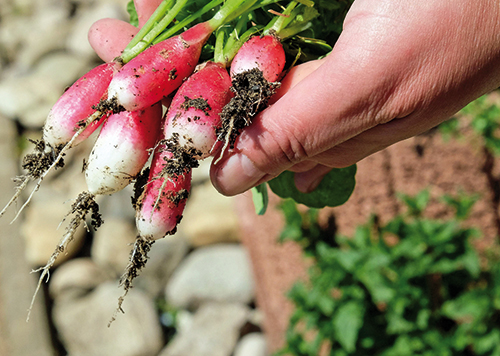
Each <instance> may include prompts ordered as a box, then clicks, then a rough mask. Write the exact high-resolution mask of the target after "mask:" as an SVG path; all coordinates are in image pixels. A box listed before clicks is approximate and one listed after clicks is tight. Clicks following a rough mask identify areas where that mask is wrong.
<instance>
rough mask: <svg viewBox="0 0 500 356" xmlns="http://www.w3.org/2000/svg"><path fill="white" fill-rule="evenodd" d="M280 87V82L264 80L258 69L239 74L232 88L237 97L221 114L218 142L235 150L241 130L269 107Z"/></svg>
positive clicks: (233, 81)
mask: <svg viewBox="0 0 500 356" xmlns="http://www.w3.org/2000/svg"><path fill="white" fill-rule="evenodd" d="M279 86H280V83H278V82H273V83H270V82H268V81H267V80H266V79H264V76H263V75H262V71H261V70H260V69H258V68H254V69H251V70H249V71H246V72H243V73H239V74H237V75H236V76H235V77H234V79H233V80H232V86H231V90H232V91H233V92H234V93H235V96H234V97H233V98H232V99H231V101H230V102H229V104H227V105H226V106H225V107H224V109H223V110H222V113H221V121H222V127H221V128H220V129H218V130H217V137H218V140H219V141H224V142H225V144H226V145H228V147H229V148H231V149H233V148H234V142H235V141H236V138H237V137H238V135H239V134H240V132H241V130H242V129H243V128H245V127H246V126H249V125H250V124H251V123H252V118H253V117H254V116H255V115H257V114H258V113H259V112H260V111H262V110H263V109H264V108H265V107H266V106H267V103H268V101H269V98H271V96H272V95H273V94H274V93H275V92H276V89H278V87H279Z"/></svg>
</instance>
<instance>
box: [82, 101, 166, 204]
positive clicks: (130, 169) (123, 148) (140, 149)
mask: <svg viewBox="0 0 500 356" xmlns="http://www.w3.org/2000/svg"><path fill="white" fill-rule="evenodd" d="M161 118H162V108H161V104H155V105H154V106H152V107H149V108H146V109H144V110H138V111H134V112H130V111H122V112H120V113H118V114H114V115H111V116H110V117H109V118H108V119H107V120H106V122H105V123H104V125H103V127H102V129H101V132H100V133H99V136H98V138H97V140H96V143H95V145H94V148H93V150H92V152H91V154H90V157H89V161H88V164H87V166H86V169H85V178H86V181H87V186H88V190H89V193H91V194H93V195H98V194H100V195H103V194H113V193H115V192H117V191H119V190H121V189H123V188H124V187H125V186H127V185H128V184H129V183H130V181H132V180H133V179H135V177H136V176H137V175H138V174H139V173H140V171H141V170H142V167H143V166H144V164H146V161H147V160H148V157H149V153H148V150H149V149H151V148H153V147H154V145H155V143H156V141H157V139H158V138H159V135H160V130H161Z"/></svg>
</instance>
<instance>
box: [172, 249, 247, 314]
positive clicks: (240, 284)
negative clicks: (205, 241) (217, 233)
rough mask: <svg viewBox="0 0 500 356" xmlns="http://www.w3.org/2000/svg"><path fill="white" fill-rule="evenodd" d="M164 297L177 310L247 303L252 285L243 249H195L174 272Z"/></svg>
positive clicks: (245, 253)
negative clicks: (206, 304)
mask: <svg viewBox="0 0 500 356" xmlns="http://www.w3.org/2000/svg"><path fill="white" fill-rule="evenodd" d="M165 294H166V296H167V300H168V302H169V303H171V304H172V305H173V306H176V307H179V308H187V307H196V306H197V305H200V304H201V303H203V302H206V301H218V302H240V303H249V302H250V301H252V299H253V298H254V282H253V276H252V271H251V268H250V262H249V258H248V255H247V252H246V250H245V249H244V248H243V247H242V246H240V245H236V244H234V245H233V244H221V245H213V246H208V247H203V248H199V249H197V250H195V251H194V252H192V253H191V254H190V255H188V257H187V258H186V259H184V260H183V261H182V263H181V264H180V265H179V267H178V268H177V269H176V270H175V272H174V274H173V275H172V277H171V278H170V280H169V282H168V284H167V287H166V291H165Z"/></svg>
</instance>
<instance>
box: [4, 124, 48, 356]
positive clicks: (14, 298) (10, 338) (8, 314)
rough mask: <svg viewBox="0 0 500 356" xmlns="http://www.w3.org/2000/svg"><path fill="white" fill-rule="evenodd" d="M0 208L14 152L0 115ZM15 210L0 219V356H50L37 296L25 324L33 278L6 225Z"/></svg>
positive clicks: (15, 229) (15, 227)
mask: <svg viewBox="0 0 500 356" xmlns="http://www.w3.org/2000/svg"><path fill="white" fill-rule="evenodd" d="M0 127H2V129H1V130H0V166H1V167H2V170H1V172H0V186H2V187H3V189H0V204H1V208H3V207H4V204H6V203H7V201H9V200H10V198H11V194H12V193H13V190H12V189H8V188H6V187H11V186H13V184H12V181H11V178H12V177H14V176H15V175H16V172H17V170H16V164H15V160H14V158H15V157H14V154H13V152H14V148H15V145H16V139H15V133H16V130H15V127H14V124H13V123H12V122H10V121H9V120H7V119H6V118H4V117H2V116H1V115H0ZM14 213H15V209H14V208H11V209H10V210H9V211H7V213H6V214H5V215H4V216H3V217H2V218H1V219H0V286H1V288H0V355H9V356H32V355H37V356H51V355H54V350H53V349H52V345H51V341H50V334H49V329H48V321H47V315H46V314H45V308H44V296H43V295H41V294H39V295H38V297H37V299H36V300H35V304H34V307H33V310H32V312H31V318H30V322H29V323H26V317H27V309H28V307H29V305H30V303H31V298H32V296H33V293H34V291H35V285H36V283H37V276H36V275H34V274H30V271H31V268H30V265H29V264H28V262H27V261H26V259H25V256H24V241H23V239H22V238H21V236H20V233H19V226H20V224H21V221H17V222H14V223H13V224H11V223H10V221H11V220H12V218H13V217H14Z"/></svg>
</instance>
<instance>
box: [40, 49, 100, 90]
mask: <svg viewBox="0 0 500 356" xmlns="http://www.w3.org/2000/svg"><path fill="white" fill-rule="evenodd" d="M91 67H92V66H91V65H90V63H89V62H88V61H86V60H84V59H82V58H81V57H78V56H76V55H74V54H71V53H68V52H63V51H58V52H54V53H50V54H48V55H46V56H44V57H42V58H41V59H40V61H38V62H37V64H36V65H35V67H34V69H33V75H35V76H38V77H40V78H45V79H46V80H49V79H50V80H51V81H52V82H53V83H54V84H55V85H57V86H58V87H59V88H60V89H61V91H60V93H59V95H61V94H62V93H63V91H64V88H66V87H67V86H69V85H71V84H73V83H74V82H75V81H76V80H77V79H78V78H80V77H81V76H82V75H84V74H85V73H86V72H88V71H89V70H90V69H91Z"/></svg>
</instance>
